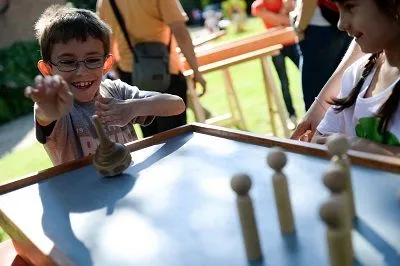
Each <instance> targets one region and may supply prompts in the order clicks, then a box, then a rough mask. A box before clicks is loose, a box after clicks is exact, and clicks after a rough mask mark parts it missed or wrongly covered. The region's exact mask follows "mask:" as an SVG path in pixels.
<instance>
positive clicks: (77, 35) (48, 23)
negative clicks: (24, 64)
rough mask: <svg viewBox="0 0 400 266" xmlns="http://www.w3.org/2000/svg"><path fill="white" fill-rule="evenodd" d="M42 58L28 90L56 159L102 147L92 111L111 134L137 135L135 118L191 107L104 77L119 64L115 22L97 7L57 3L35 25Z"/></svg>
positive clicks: (118, 137) (123, 138)
mask: <svg viewBox="0 0 400 266" xmlns="http://www.w3.org/2000/svg"><path fill="white" fill-rule="evenodd" d="M35 30H36V35H37V38H38V40H39V43H40V49H41V54H42V60H40V61H39V62H38V68H39V71H40V72H41V73H42V75H43V76H44V77H41V76H37V77H36V78H35V85H34V86H33V87H27V88H26V90H25V94H26V95H27V96H28V97H30V98H32V100H33V101H34V102H35V106H34V111H35V120H36V138H37V139H38V141H39V142H41V143H42V144H44V147H45V149H46V151H47V153H48V155H49V156H50V159H51V160H52V162H53V164H54V165H58V164H62V163H65V162H68V161H71V160H76V159H80V158H82V157H84V156H87V155H89V154H93V153H94V152H95V151H96V148H97V145H98V138H97V135H96V131H95V128H94V125H93V123H92V120H91V118H92V115H94V114H97V115H98V116H99V117H100V119H101V120H102V122H103V124H104V126H105V131H106V134H107V135H108V136H109V137H110V139H111V140H113V141H117V142H119V143H127V142H130V141H133V140H135V139H136V138H137V137H136V134H135V131H134V129H133V123H140V124H142V125H146V124H149V123H150V122H151V121H152V120H153V118H154V116H171V115H177V114H180V113H182V112H184V111H185V104H184V103H183V101H182V99H181V98H180V97H178V96H174V95H170V94H160V93H157V92H148V91H140V90H139V89H138V88H137V87H133V86H130V85H128V84H126V83H123V82H121V81H120V80H117V81H111V80H107V79H106V80H104V81H102V77H103V75H104V74H105V73H107V72H108V71H109V70H110V69H111V67H112V64H113V57H112V55H111V54H110V35H111V29H110V27H109V26H108V25H107V24H106V23H104V22H103V21H102V20H101V19H100V18H99V17H98V16H97V15H96V14H94V13H93V12H91V11H88V10H83V9H76V8H69V7H65V6H58V5H56V6H51V7H49V8H47V9H46V10H45V12H44V13H43V14H42V15H41V17H40V18H39V20H38V21H37V23H36V26H35Z"/></svg>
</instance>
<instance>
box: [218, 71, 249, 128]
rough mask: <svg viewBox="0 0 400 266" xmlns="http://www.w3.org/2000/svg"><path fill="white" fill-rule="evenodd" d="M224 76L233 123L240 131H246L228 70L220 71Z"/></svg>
mask: <svg viewBox="0 0 400 266" xmlns="http://www.w3.org/2000/svg"><path fill="white" fill-rule="evenodd" d="M222 74H223V75H224V81H225V89H226V93H227V98H228V103H229V108H230V109H231V114H232V119H233V123H234V124H235V125H236V126H237V127H238V128H240V129H242V130H247V127H246V122H245V119H244V116H243V111H242V108H241V107H240V104H239V100H238V97H237V95H236V92H235V88H234V86H233V81H232V76H231V73H230V72H229V69H228V68H224V69H222Z"/></svg>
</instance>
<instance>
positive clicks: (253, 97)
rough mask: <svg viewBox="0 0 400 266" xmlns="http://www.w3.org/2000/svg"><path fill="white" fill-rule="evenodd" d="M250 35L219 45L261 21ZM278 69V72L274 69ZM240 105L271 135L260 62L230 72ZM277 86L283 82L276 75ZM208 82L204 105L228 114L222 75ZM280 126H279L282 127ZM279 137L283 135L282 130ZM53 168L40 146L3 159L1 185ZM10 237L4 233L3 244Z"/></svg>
mask: <svg viewBox="0 0 400 266" xmlns="http://www.w3.org/2000/svg"><path fill="white" fill-rule="evenodd" d="M247 29H248V30H247V31H246V32H244V33H240V34H235V33H234V32H233V29H228V33H227V35H226V36H224V37H222V38H220V39H219V40H218V42H227V41H231V40H236V39H239V38H244V37H247V36H249V35H253V34H257V33H260V32H262V31H263V30H264V29H263V25H262V23H261V21H260V20H259V19H256V18H251V19H249V20H248V23H247ZM286 63H287V71H288V76H289V81H290V84H291V88H290V89H291V94H292V99H293V102H294V107H295V109H296V113H297V114H298V116H299V117H301V116H302V115H303V114H304V107H303V98H302V97H303V96H302V92H301V88H300V74H299V71H298V69H297V68H296V66H295V65H294V64H293V63H292V62H291V61H290V60H288V59H287V61H286ZM273 69H274V68H273ZM230 71H231V75H232V77H233V82H234V85H235V88H236V92H237V94H238V97H239V101H240V105H241V107H242V109H243V112H244V116H245V120H246V123H247V126H248V130H249V131H251V132H254V133H260V134H270V133H271V128H270V124H269V118H268V113H267V110H268V109H267V104H266V97H265V93H264V87H263V81H262V73H261V63H260V61H259V60H255V61H250V62H247V63H243V64H240V65H237V66H234V67H231V68H230ZM274 77H275V80H276V82H278V83H277V84H280V83H279V79H278V77H277V75H276V73H275V72H274ZM205 78H206V80H207V87H208V89H207V93H206V94H205V95H204V96H203V97H202V98H201V103H202V104H203V105H204V106H205V107H206V108H207V109H209V110H210V111H211V112H212V113H213V114H223V113H226V112H227V111H228V103H227V101H226V97H225V90H224V82H223V77H222V73H221V72H213V73H210V74H207V75H206V76H205ZM188 113H189V115H188V117H189V122H192V121H194V119H193V115H192V114H191V111H190V110H189V111H188ZM278 125H279V123H278ZM278 134H280V136H282V135H283V133H282V129H281V128H278ZM50 166H51V162H50V160H49V158H48V156H47V154H46V152H45V151H44V149H43V147H42V146H41V145H40V144H39V143H36V144H34V145H33V146H32V147H29V148H26V149H23V150H20V151H17V152H13V153H10V154H8V155H6V156H4V157H2V158H0V169H2V171H1V172H0V183H3V182H6V181H8V180H11V179H13V178H17V177H21V176H24V175H27V174H30V173H34V172H37V171H40V170H43V169H46V168H48V167H50ZM2 238H6V236H5V235H4V234H3V233H2V232H1V230H0V241H1V240H2Z"/></svg>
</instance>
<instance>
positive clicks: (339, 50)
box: [300, 26, 351, 110]
mask: <svg viewBox="0 0 400 266" xmlns="http://www.w3.org/2000/svg"><path fill="white" fill-rule="evenodd" d="M350 42H351V38H350V37H349V36H348V35H347V34H346V33H345V32H341V31H339V30H338V29H337V28H336V26H328V27H323V26H309V27H308V28H307V29H306V31H305V32H304V40H302V41H301V42H300V49H301V53H302V55H303V62H302V64H301V65H300V71H301V79H302V87H303V97H304V104H305V108H306V110H308V109H309V108H310V106H311V104H312V103H313V102H314V98H315V97H317V96H318V94H319V92H320V91H321V89H322V87H323V86H324V85H325V83H326V82H327V81H328V79H329V78H330V76H331V75H332V74H333V72H334V71H335V69H336V67H337V66H338V65H339V63H340V61H341V60H342V58H343V56H344V54H345V53H346V50H347V48H348V47H349V45H350Z"/></svg>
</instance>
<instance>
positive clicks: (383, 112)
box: [328, 52, 400, 136]
mask: <svg viewBox="0 0 400 266" xmlns="http://www.w3.org/2000/svg"><path fill="white" fill-rule="evenodd" d="M380 54H381V52H379V53H375V54H373V55H371V56H370V57H369V59H368V62H367V64H366V65H365V67H364V70H363V72H362V74H361V77H360V79H359V80H358V82H357V84H356V86H355V87H354V88H353V89H352V90H351V92H350V93H349V95H348V96H346V97H344V98H332V99H331V100H330V101H328V103H329V104H331V105H334V107H333V108H334V109H335V111H336V112H341V111H343V110H344V109H346V108H349V107H351V106H353V105H354V104H355V102H356V100H357V97H358V94H360V91H361V88H362V86H363V85H364V82H365V79H366V78H367V77H368V75H369V74H370V73H371V71H372V70H373V69H374V66H375V65H376V61H377V59H378V58H379V55H380ZM399 100H400V81H398V82H397V83H396V84H395V86H394V88H393V91H392V93H391V94H390V96H389V98H388V99H387V100H386V102H385V103H384V104H383V105H382V106H381V108H380V109H379V111H378V113H377V114H376V116H377V117H379V118H381V119H380V121H379V126H378V130H379V132H380V133H382V134H383V133H384V132H386V131H387V128H388V126H389V122H390V120H391V119H392V117H393V115H394V113H395V112H396V110H397V108H398V106H399ZM383 135H384V136H386V134H383Z"/></svg>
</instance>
